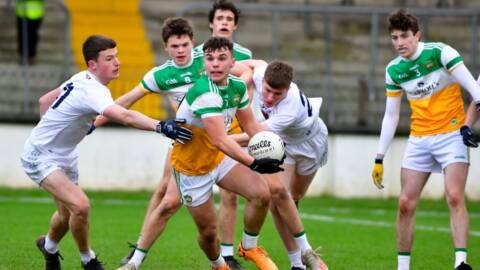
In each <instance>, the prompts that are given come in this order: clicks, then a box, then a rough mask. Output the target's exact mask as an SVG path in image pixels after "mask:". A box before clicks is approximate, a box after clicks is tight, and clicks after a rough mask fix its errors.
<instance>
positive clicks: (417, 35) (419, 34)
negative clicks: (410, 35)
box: [415, 31, 422, 41]
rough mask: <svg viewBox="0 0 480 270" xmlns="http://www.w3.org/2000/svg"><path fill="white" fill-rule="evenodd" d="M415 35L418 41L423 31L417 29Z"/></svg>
mask: <svg viewBox="0 0 480 270" xmlns="http://www.w3.org/2000/svg"><path fill="white" fill-rule="evenodd" d="M415 37H416V38H417V41H420V39H421V38H422V32H420V31H417V33H415Z"/></svg>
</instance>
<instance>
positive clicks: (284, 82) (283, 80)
mask: <svg viewBox="0 0 480 270" xmlns="http://www.w3.org/2000/svg"><path fill="white" fill-rule="evenodd" d="M263 79H264V80H265V82H266V83H267V84H268V85H269V86H270V87H272V88H275V89H288V88H289V87H290V83H291V82H292V79H293V67H292V66H291V65H289V64H288V63H286V62H283V61H279V60H274V61H272V62H271V63H270V64H268V66H267V69H266V70H265V74H264V75H263Z"/></svg>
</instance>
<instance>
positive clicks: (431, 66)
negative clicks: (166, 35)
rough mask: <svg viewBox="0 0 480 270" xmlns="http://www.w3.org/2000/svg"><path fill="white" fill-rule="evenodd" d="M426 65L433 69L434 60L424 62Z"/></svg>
mask: <svg viewBox="0 0 480 270" xmlns="http://www.w3.org/2000/svg"><path fill="white" fill-rule="evenodd" d="M424 66H425V67H426V68H428V69H432V68H433V62H432V61H428V62H426V63H425V64H424Z"/></svg>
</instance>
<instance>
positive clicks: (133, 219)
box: [0, 189, 480, 270]
mask: <svg viewBox="0 0 480 270" xmlns="http://www.w3.org/2000/svg"><path fill="white" fill-rule="evenodd" d="M88 195H89V197H90V199H91V206H92V208H91V223H90V240H91V245H92V248H93V249H94V251H95V252H96V253H97V255H99V258H100V260H102V261H103V262H104V263H105V264H106V269H116V267H117V266H118V262H119V261H120V259H121V258H122V257H123V256H125V255H126V254H127V253H128V252H129V249H128V247H127V241H130V242H135V241H136V240H137V238H138V234H139V232H140V228H141V224H142V222H143V217H144V213H145V210H146V207H147V203H148V200H149V198H150V193H147V192H89V193H88ZM217 201H218V200H217ZM467 207H468V209H469V211H470V235H469V247H468V261H469V263H470V264H471V265H472V266H473V268H474V269H476V268H478V267H480V255H479V254H480V204H479V203H478V202H477V203H475V202H470V203H468V205H467ZM396 208H397V202H396V200H395V199H389V200H359V199H354V200H343V199H335V198H328V197H321V198H306V199H304V200H303V201H302V202H301V204H300V212H301V215H302V219H303V222H304V225H305V229H306V232H307V235H308V238H309V241H310V243H311V244H312V245H314V246H322V249H321V253H322V257H323V258H324V260H325V262H326V263H327V264H328V266H329V267H330V269H333V270H341V269H349V270H351V269H359V270H363V269H365V270H366V269H368V270H374V269H378V270H385V269H396V252H397V250H396V244H395V217H396ZM53 211H54V205H53V203H52V201H51V199H50V197H49V195H48V193H47V192H45V191H43V190H13V189H0V213H1V218H0V220H1V221H0V243H1V244H2V251H1V252H0V262H1V263H0V269H1V270H3V269H8V270H12V269H19V270H20V269H21V270H24V269H43V258H42V256H41V254H40V253H39V251H38V250H37V248H36V246H35V240H36V238H37V236H39V235H41V234H45V233H46V232H47V229H48V224H49V219H50V216H51V214H52V213H53ZM240 212H241V211H240ZM416 228H417V229H416V232H415V243H414V247H413V251H412V259H411V260H412V265H411V266H412V268H411V269H432V270H433V269H434V270H438V269H453V260H454V257H453V256H454V254H453V245H452V241H451V237H450V231H449V214H448V208H447V206H446V203H445V202H444V201H427V200H422V201H421V202H420V205H419V208H418V210H417V220H416ZM241 229H242V225H241V220H239V221H238V225H237V236H236V243H235V244H238V241H239V240H240V239H241ZM259 244H260V245H262V246H263V247H265V248H266V250H267V251H268V252H269V255H270V256H271V257H272V259H273V260H274V261H275V262H276V263H277V265H278V267H279V269H281V270H284V269H289V262H288V257H287V255H286V252H285V250H284V248H283V246H282V243H281V241H280V238H279V237H278V235H277V234H276V231H275V229H274V226H273V223H272V220H271V218H270V217H268V219H267V221H266V223H265V225H264V227H263V229H262V231H261V234H260V240H259ZM60 251H61V254H62V255H63V257H64V258H65V259H64V260H63V261H62V266H63V269H81V267H80V260H79V255H78V251H77V250H76V247H75V245H74V242H73V239H72V237H71V235H70V234H67V236H66V237H65V238H64V239H63V241H62V242H61V244H60ZM242 264H243V265H244V267H245V268H246V269H255V267H254V266H253V265H252V264H250V263H247V262H243V261H242ZM141 269H142V270H148V269H210V268H209V263H208V261H207V259H206V257H205V256H204V255H203V253H202V252H201V250H200V248H199V247H198V245H197V243H196V228H195V225H194V224H193V221H192V220H191V217H190V216H189V214H188V212H187V211H186V209H185V208H184V207H183V208H182V209H181V210H180V211H179V212H178V213H177V214H176V215H175V216H174V217H173V218H172V219H171V220H170V223H169V224H168V225H167V228H166V230H165V232H164V234H163V235H161V236H160V238H159V239H158V240H157V242H156V243H155V245H154V246H153V247H152V249H151V250H150V252H149V254H148V256H147V259H146V261H145V262H144V263H143V265H142V268H141Z"/></svg>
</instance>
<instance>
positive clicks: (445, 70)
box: [385, 42, 464, 136]
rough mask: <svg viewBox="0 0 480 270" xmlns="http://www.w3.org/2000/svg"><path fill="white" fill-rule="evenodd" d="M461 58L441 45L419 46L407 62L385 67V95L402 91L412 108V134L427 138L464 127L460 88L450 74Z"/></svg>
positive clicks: (428, 43) (393, 94) (452, 50)
mask: <svg viewBox="0 0 480 270" xmlns="http://www.w3.org/2000/svg"><path fill="white" fill-rule="evenodd" d="M461 64H463V60H462V57H461V56H460V55H459V54H458V52H457V51H456V50H455V49H453V48H452V47H450V46H448V45H446V44H444V43H433V42H426V43H423V42H419V44H418V48H417V51H416V52H415V54H414V55H413V56H412V57H411V58H410V59H405V58H403V57H397V58H396V59H394V60H392V61H391V62H390V63H389V64H388V65H387V67H386V72H385V82H386V95H387V96H389V97H395V96H400V95H401V94H402V90H403V91H405V93H406V95H407V98H408V100H409V102H410V106H411V108H412V117H411V118H412V124H411V134H412V135H414V136H427V135H435V134H441V133H446V132H450V131H454V130H456V129H458V128H460V126H461V125H462V124H463V121H464V108H463V100H462V97H461V92H460V86H459V85H458V84H457V83H456V82H455V80H454V79H453V78H452V76H451V75H450V74H449V73H450V72H451V71H452V70H453V69H454V68H455V67H457V66H458V65H461Z"/></svg>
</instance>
